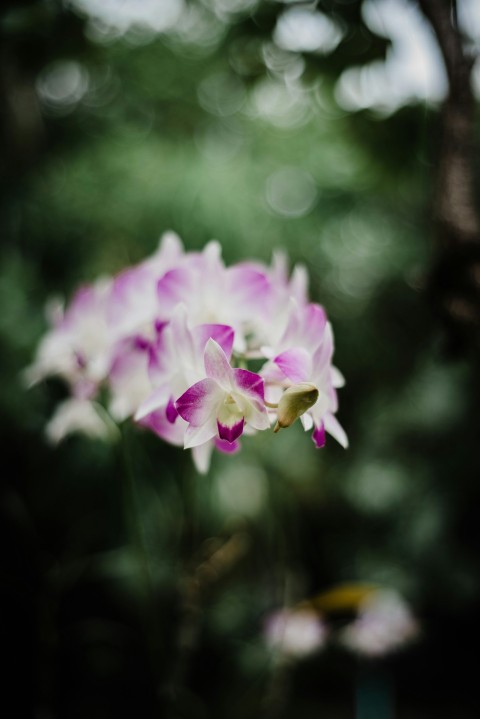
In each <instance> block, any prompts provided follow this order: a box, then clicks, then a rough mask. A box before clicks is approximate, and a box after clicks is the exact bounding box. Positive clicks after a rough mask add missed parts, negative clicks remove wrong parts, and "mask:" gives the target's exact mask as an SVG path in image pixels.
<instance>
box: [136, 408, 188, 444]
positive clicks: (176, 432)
mask: <svg viewBox="0 0 480 719" xmlns="http://www.w3.org/2000/svg"><path fill="white" fill-rule="evenodd" d="M139 424H140V425H141V426H142V427H147V428H148V429H150V430H152V432H154V433H155V434H156V435H158V436H159V437H161V438H162V439H164V440H165V442H169V443H170V444H174V445H175V446H177V447H181V446H182V444H183V441H184V435H185V429H186V427H187V425H186V424H185V422H183V420H179V421H178V422H175V424H172V423H171V422H169V421H168V419H167V416H166V413H165V408H163V409H160V410H157V411H156V412H152V413H151V414H149V415H147V416H146V417H143V419H141V420H140V421H139Z"/></svg>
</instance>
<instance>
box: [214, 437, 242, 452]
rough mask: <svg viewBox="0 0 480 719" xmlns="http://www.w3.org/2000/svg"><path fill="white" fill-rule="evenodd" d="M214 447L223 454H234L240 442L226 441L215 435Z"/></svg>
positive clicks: (238, 449)
mask: <svg viewBox="0 0 480 719" xmlns="http://www.w3.org/2000/svg"><path fill="white" fill-rule="evenodd" d="M213 441H214V444H215V447H216V449H218V451H219V452H222V453H223V454H236V453H237V452H239V451H240V442H226V441H225V440H224V439H219V438H218V437H216V438H215V439H214V440H213Z"/></svg>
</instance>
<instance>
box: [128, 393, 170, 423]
mask: <svg viewBox="0 0 480 719" xmlns="http://www.w3.org/2000/svg"><path fill="white" fill-rule="evenodd" d="M168 396H169V389H168V386H166V385H163V386H162V387H157V389H156V390H154V391H153V392H152V394H151V395H150V396H149V397H147V399H146V400H145V401H144V402H142V404H141V405H140V407H139V408H138V409H137V411H136V412H135V416H134V420H135V421H136V422H139V421H140V420H142V419H143V418H144V417H146V416H147V415H149V414H151V413H152V412H156V411H157V410H159V409H160V408H162V407H164V406H165V404H166V403H167V402H168Z"/></svg>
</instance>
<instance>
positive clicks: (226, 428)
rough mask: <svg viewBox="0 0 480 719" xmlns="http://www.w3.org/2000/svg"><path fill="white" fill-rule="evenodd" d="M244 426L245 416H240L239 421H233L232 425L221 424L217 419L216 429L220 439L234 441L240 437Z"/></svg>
mask: <svg viewBox="0 0 480 719" xmlns="http://www.w3.org/2000/svg"><path fill="white" fill-rule="evenodd" d="M244 426H245V418H244V417H242V418H241V420H240V421H239V422H235V423H234V424H232V425H228V424H222V422H220V421H219V420H218V419H217V429H218V436H219V437H220V439H224V440H226V441H227V442H230V444H231V443H232V442H235V440H236V439H238V438H239V437H240V435H241V434H242V433H243V428H244Z"/></svg>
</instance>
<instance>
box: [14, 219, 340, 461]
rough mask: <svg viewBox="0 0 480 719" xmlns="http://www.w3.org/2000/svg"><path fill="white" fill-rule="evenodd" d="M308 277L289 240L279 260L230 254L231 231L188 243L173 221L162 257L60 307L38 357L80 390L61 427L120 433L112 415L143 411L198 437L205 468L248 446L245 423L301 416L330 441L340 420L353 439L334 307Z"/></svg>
mask: <svg viewBox="0 0 480 719" xmlns="http://www.w3.org/2000/svg"><path fill="white" fill-rule="evenodd" d="M307 285H308V278H307V273H306V271H305V269H304V268H303V267H296V268H295V269H294V271H293V273H292V275H291V277H290V276H289V273H288V265H287V260H286V257H285V256H284V255H282V254H281V253H275V254H274V258H273V262H272V265H271V266H267V265H263V264H262V263H258V262H244V263H239V264H237V265H233V266H231V267H226V266H225V264H224V262H223V260H222V257H221V249H220V245H219V244H218V243H217V242H210V243H209V244H207V246H206V247H205V249H204V250H203V251H202V252H185V251H184V249H183V246H182V243H181V241H180V239H179V238H178V236H177V235H175V234H174V233H172V232H169V233H166V234H165V235H164V236H163V238H162V240H161V242H160V245H159V248H158V250H157V251H156V252H155V253H154V254H153V255H152V256H151V257H149V258H147V259H146V260H144V261H143V262H141V263H140V264H138V265H136V266H134V267H129V268H126V269H125V270H123V271H122V272H121V273H120V274H119V275H117V276H116V277H113V278H106V279H101V280H99V281H97V282H96V283H95V284H92V285H90V286H86V287H83V288H82V289H80V290H79V291H78V292H77V293H76V295H75V296H74V298H73V300H72V301H71V303H70V305H69V306H68V307H67V308H66V310H63V309H62V308H61V306H58V305H57V307H56V309H55V311H54V312H50V318H49V320H50V325H51V329H50V330H49V331H48V332H47V333H46V334H45V336H44V337H43V339H42V341H41V343H40V345H39V349H38V352H37V358H36V360H35V362H34V364H33V365H32V366H31V367H29V368H28V370H27V371H26V379H27V381H28V382H29V384H34V383H36V382H38V381H40V380H42V379H44V378H45V377H48V376H51V375H57V376H59V377H60V378H62V379H63V380H64V381H65V382H66V383H67V385H68V386H69V389H70V395H71V397H72V400H74V401H72V402H70V403H69V404H68V405H65V406H66V407H67V408H68V413H67V412H66V410H64V409H63V408H62V411H61V412H59V413H57V415H56V416H55V426H54V429H55V431H52V430H51V429H50V430H49V436H50V438H51V439H52V440H55V439H57V440H60V439H61V438H63V437H64V436H65V435H66V434H67V433H68V432H70V431H78V430H80V431H82V430H84V431H88V432H89V433H90V434H95V435H96V436H102V435H103V434H108V436H111V432H110V433H104V432H102V431H101V418H102V416H104V418H107V421H109V422H111V421H112V420H113V421H115V422H123V421H125V420H127V419H128V418H132V417H133V418H134V419H135V421H136V422H137V423H138V424H139V425H141V426H143V427H146V428H148V429H149V430H151V431H153V432H154V433H155V434H157V435H158V436H159V437H161V438H162V439H163V440H165V441H166V442H169V443H170V444H173V445H177V446H183V447H185V448H188V449H191V450H192V454H193V458H194V461H195V464H196V466H197V468H198V469H199V471H201V472H206V471H207V470H208V466H209V463H210V457H211V454H212V451H213V450H219V451H221V452H226V453H235V452H237V451H238V449H239V447H240V445H239V438H240V436H241V435H242V434H243V433H244V432H245V433H246V434H254V433H255V432H257V431H262V430H265V429H269V428H270V427H274V429H275V431H278V430H279V429H280V428H286V427H288V426H290V424H292V423H293V422H294V421H295V420H296V419H297V418H300V421H301V422H302V424H303V426H304V428H305V429H306V430H310V429H313V434H312V437H313V440H314V442H315V445H316V446H317V447H321V446H323V445H324V444H325V433H326V432H327V433H329V434H331V435H332V436H333V437H334V438H335V439H336V440H337V441H338V442H339V443H340V444H341V445H342V446H343V447H346V446H347V444H348V442H347V437H346V434H345V432H344V430H343V429H342V427H341V426H340V424H339V423H338V420H337V419H336V412H337V409H338V402H337V392H336V390H337V389H338V388H339V387H341V386H342V385H343V383H344V380H343V377H342V375H341V374H340V372H339V371H338V370H337V369H336V368H335V367H334V366H333V365H332V357H333V349H334V346H333V333H332V328H331V325H330V323H329V322H328V320H327V315H326V313H325V310H324V309H323V307H321V306H320V305H316V304H312V303H310V302H309V301H308V287H307ZM252 360H255V361H256V362H257V363H258V361H260V362H261V361H262V360H263V366H261V367H260V369H259V370H258V372H252V371H251V370H250V369H249V368H248V365H249V362H250V361H252ZM257 367H258V364H257ZM100 397H102V401H103V398H105V397H106V398H107V402H106V405H105V407H104V408H103V410H102V412H103V413H104V415H102V412H100V414H99V413H98V411H97V410H98V408H99V407H100V404H99V398H100ZM92 408H94V409H92ZM95 408H97V409H95ZM62 418H65V421H64V425H65V426H63V425H62V422H63V419H62ZM99 418H100V419H99ZM108 418H111V419H108ZM87 420H88V421H87ZM99 422H100V424H99ZM60 425H61V426H60ZM51 426H52V425H50V427H51ZM84 428H85V429H84ZM93 428H95V430H96V431H95V432H94V431H93Z"/></svg>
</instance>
